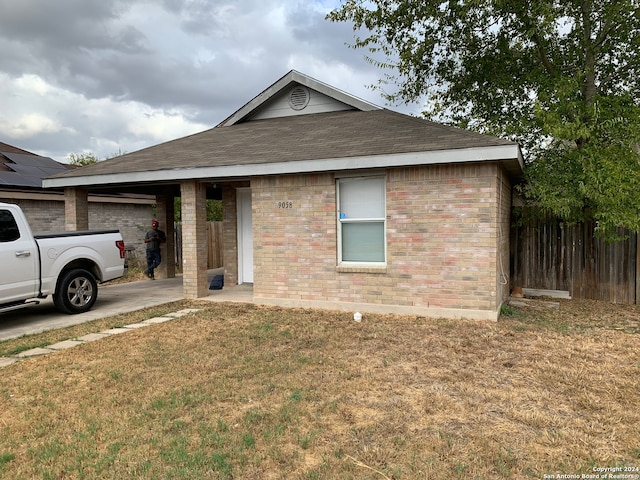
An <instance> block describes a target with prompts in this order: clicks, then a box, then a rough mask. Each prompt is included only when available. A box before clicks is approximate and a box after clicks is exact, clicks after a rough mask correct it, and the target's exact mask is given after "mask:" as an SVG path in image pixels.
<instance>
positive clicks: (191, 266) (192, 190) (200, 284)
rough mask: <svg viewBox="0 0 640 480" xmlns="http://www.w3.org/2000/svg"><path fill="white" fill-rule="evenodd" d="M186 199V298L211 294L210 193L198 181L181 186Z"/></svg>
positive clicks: (184, 265) (184, 235) (187, 181)
mask: <svg viewBox="0 0 640 480" xmlns="http://www.w3.org/2000/svg"><path fill="white" fill-rule="evenodd" d="M180 192H181V196H182V275H183V276H182V285H183V289H184V296H185V298H200V297H206V296H207V295H209V285H208V283H207V229H206V222H207V205H206V202H207V190H206V188H205V186H204V185H202V184H201V183H199V182H198V181H197V180H185V181H183V182H181V183H180Z"/></svg>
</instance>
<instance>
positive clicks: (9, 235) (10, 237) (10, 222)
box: [0, 210, 20, 242]
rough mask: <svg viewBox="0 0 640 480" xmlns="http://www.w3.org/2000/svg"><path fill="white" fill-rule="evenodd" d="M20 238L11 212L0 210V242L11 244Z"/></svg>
mask: <svg viewBox="0 0 640 480" xmlns="http://www.w3.org/2000/svg"><path fill="white" fill-rule="evenodd" d="M18 238H20V232H19V231H18V225H17V224H16V221H15V219H14V218H13V215H12V214H11V212H9V211H7V210H0V242H13V241H14V240H17V239H18Z"/></svg>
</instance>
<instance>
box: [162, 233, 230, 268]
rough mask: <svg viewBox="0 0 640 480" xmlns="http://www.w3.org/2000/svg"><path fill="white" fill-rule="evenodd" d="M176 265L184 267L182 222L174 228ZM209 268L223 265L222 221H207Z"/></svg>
mask: <svg viewBox="0 0 640 480" xmlns="http://www.w3.org/2000/svg"><path fill="white" fill-rule="evenodd" d="M174 234H175V243H176V265H177V266H179V267H182V224H180V223H176V224H175V228H174ZM207 245H208V248H207V268H219V267H222V222H207Z"/></svg>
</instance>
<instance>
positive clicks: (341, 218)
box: [336, 175, 387, 267]
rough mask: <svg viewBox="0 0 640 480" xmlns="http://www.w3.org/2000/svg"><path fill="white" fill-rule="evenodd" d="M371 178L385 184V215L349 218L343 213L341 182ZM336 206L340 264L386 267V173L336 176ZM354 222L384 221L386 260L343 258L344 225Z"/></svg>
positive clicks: (385, 257)
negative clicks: (352, 259)
mask: <svg viewBox="0 0 640 480" xmlns="http://www.w3.org/2000/svg"><path fill="white" fill-rule="evenodd" d="M371 179H380V180H382V182H383V185H384V193H383V198H382V202H383V209H384V215H383V216H382V217H368V218H348V217H344V216H343V215H341V213H342V212H341V211H340V208H341V205H342V202H341V198H340V188H341V184H343V183H347V182H352V181H358V180H371ZM336 197H337V202H336V207H337V219H336V222H337V235H338V266H358V265H360V266H371V267H378V266H380V267H385V266H386V265H387V178H386V176H385V175H365V176H362V175H361V176H345V177H339V178H336ZM354 223H382V231H383V240H382V242H383V256H384V260H383V261H381V262H375V261H365V260H359V261H347V260H343V259H342V226H343V225H344V224H354Z"/></svg>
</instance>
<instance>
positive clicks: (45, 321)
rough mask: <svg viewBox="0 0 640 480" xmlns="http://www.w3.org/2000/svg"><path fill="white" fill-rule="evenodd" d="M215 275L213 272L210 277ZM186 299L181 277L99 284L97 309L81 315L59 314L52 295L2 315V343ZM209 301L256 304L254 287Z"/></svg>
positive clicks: (226, 291)
mask: <svg viewBox="0 0 640 480" xmlns="http://www.w3.org/2000/svg"><path fill="white" fill-rule="evenodd" d="M212 273H213V272H212V271H210V272H209V274H210V275H211V274H212ZM183 298H184V295H183V292H182V276H177V277H175V278H168V279H162V280H154V281H151V280H143V281H139V282H130V283H122V284H118V285H106V286H105V285H100V286H99V287H98V300H97V301H96V304H95V305H94V307H93V308H92V309H91V310H90V311H88V312H86V313H80V314H78V315H66V314H63V313H60V312H58V311H57V310H56V309H55V307H54V305H53V300H51V296H49V297H47V298H46V299H45V300H42V301H41V302H40V304H39V305H36V306H32V307H28V308H24V309H22V310H15V311H12V312H7V313H0V341H2V340H8V339H10V338H16V337H21V336H23V335H31V334H34V333H40V332H44V331H46V330H53V329H56V328H63V327H69V326H71V325H78V324H80V323H84V322H89V321H91V320H97V319H100V318H106V317H111V316H114V315H118V314H121V313H126V312H133V311H135V310H140V309H143V308H148V307H153V306H156V305H162V304H163V303H169V302H175V301H177V300H182V299H183ZM203 300H209V301H241V302H249V303H250V302H252V301H253V288H252V286H251V285H238V286H231V287H227V286H225V287H224V289H222V290H215V291H209V296H208V297H206V298H205V299H203Z"/></svg>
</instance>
